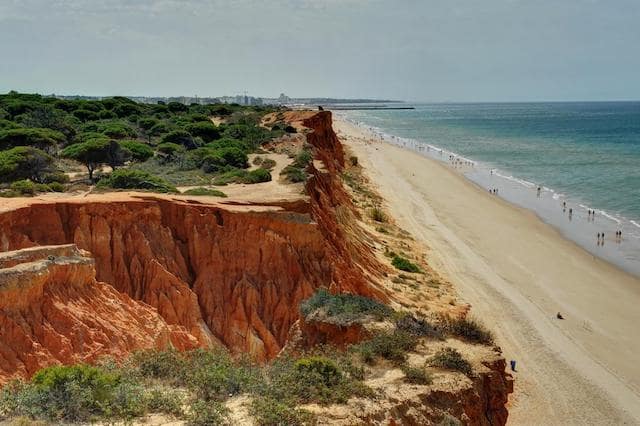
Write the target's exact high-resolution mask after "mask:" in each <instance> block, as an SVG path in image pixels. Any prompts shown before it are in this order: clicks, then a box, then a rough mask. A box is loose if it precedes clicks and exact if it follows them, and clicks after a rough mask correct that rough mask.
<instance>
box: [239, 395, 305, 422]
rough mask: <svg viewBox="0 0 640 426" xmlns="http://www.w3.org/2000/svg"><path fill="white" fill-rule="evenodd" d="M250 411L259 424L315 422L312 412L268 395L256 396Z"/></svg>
mask: <svg viewBox="0 0 640 426" xmlns="http://www.w3.org/2000/svg"><path fill="white" fill-rule="evenodd" d="M249 412H250V413H251V415H252V416H253V417H254V419H255V422H256V424H257V425H258V426H281V425H287V426H303V425H311V424H313V420H314V418H313V415H312V414H311V413H310V412H308V411H306V410H300V409H298V408H293V407H291V406H290V405H287V404H284V403H282V402H280V401H278V400H277V399H275V398H272V397H268V396H265V397H257V398H254V399H253V401H252V402H251V407H250V410H249Z"/></svg>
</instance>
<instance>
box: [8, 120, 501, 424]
mask: <svg viewBox="0 0 640 426" xmlns="http://www.w3.org/2000/svg"><path fill="white" fill-rule="evenodd" d="M285 116H286V120H287V121H288V122H290V123H292V124H294V125H295V126H296V127H297V128H299V129H301V130H302V134H304V137H305V140H306V143H308V144H309V145H310V146H311V147H312V149H313V154H314V158H315V160H316V161H314V162H313V163H312V164H311V165H309V167H308V170H307V172H308V174H309V179H308V180H307V182H306V185H305V192H306V194H307V197H306V198H305V199H304V200H303V201H300V200H282V201H281V202H277V203H268V204H267V205H265V204H264V203H253V204H251V203H246V202H242V203H240V202H236V201H234V200H231V199H228V200H226V204H225V203H223V202H208V203H200V202H194V201H191V200H188V199H185V198H177V197H174V196H151V195H142V194H137V195H136V194H127V193H122V194H109V196H104V197H102V198H101V196H99V195H96V196H93V195H91V196H89V197H87V198H80V197H75V198H68V199H65V200H58V201H55V200H53V201H39V202H33V203H29V204H28V205H26V204H25V205H24V206H23V207H19V208H14V209H5V211H2V212H0V384H1V383H3V382H6V381H7V380H8V379H9V378H12V377H29V376H31V375H32V374H33V373H34V372H35V371H36V370H38V369H40V368H42V367H45V366H48V365H51V364H56V363H75V362H93V361H95V360H97V359H99V358H100V357H102V356H105V355H108V356H113V357H115V358H116V359H121V358H124V357H125V356H127V355H128V354H129V353H131V352H132V351H134V350H137V349H142V348H150V347H160V348H161V347H166V346H168V345H172V346H174V347H176V348H178V349H180V350H186V349H191V348H194V347H207V346H211V345H224V346H226V347H227V348H229V349H230V350H231V351H234V352H237V353H251V354H253V355H254V356H255V357H256V358H258V359H261V360H267V359H271V358H273V357H275V356H276V355H277V354H278V353H279V352H280V351H281V350H282V349H283V347H285V345H286V344H287V341H288V339H289V338H291V336H298V337H296V339H295V340H297V341H298V342H302V343H303V345H302V346H303V347H304V346H308V345H310V344H314V343H323V342H332V343H334V344H338V345H347V344H350V343H354V342H357V341H359V340H361V339H362V338H365V337H367V336H368V335H369V333H368V332H367V330H365V329H364V328H361V327H356V326H354V327H347V328H345V327H336V326H334V325H331V324H324V323H322V322H318V323H315V324H310V323H309V324H306V323H304V322H301V321H300V318H299V311H298V307H299V304H300V302H301V301H302V300H303V299H305V298H307V297H308V296H310V295H311V294H312V293H313V292H314V291H315V290H316V289H317V288H319V287H327V288H329V289H331V290H332V291H334V292H349V293H354V294H360V295H364V296H368V297H371V298H375V299H378V300H380V301H385V302H386V301H389V296H388V294H389V293H387V291H386V290H385V287H384V285H381V284H380V283H381V282H382V281H384V276H385V275H386V274H387V273H388V272H389V267H388V266H385V264H383V263H382V262H380V260H379V257H376V255H375V254H374V252H373V249H372V247H374V246H375V242H373V241H372V240H371V236H370V235H369V234H367V232H366V231H364V229H363V228H362V227H361V225H360V223H358V218H359V216H358V215H359V213H358V210H357V209H356V208H355V207H354V205H353V204H352V201H351V198H350V196H349V195H348V194H347V192H345V190H344V187H343V185H342V181H341V179H340V174H341V173H342V171H343V168H344V152H343V149H342V146H341V144H340V142H339V140H338V138H337V137H336V135H335V133H334V132H333V129H332V126H331V124H332V123H331V113H329V112H288V113H285ZM12 251H13V252H12ZM1 252H6V253H4V254H3V253H1ZM300 333H302V334H305V333H306V335H303V336H299V335H300ZM292 340H294V339H292ZM490 364H491V365H485V367H486V369H485V370H483V372H482V373H481V374H479V375H478V376H477V377H476V378H475V379H474V380H473V381H471V382H469V383H466V382H465V384H464V386H462V387H456V388H455V389H454V390H450V391H448V390H446V389H451V388H450V387H449V388H446V389H445V390H443V391H438V390H437V389H436V390H434V389H429V390H428V391H425V393H424V394H419V395H416V394H407V395H406V397H404V396H402V395H399V394H397V392H396V390H394V388H393V387H388V389H386V391H385V392H387V393H388V397H387V398H386V399H385V400H384V401H383V402H384V403H382V402H380V403H378V402H376V404H375V406H372V407H370V408H369V409H368V410H362V409H359V408H358V409H352V408H353V407H351V408H349V407H347V409H350V410H351V412H350V413H349V414H348V415H347V416H345V417H344V418H345V419H349V422H351V421H353V422H352V423H347V424H354V423H356V424H357V423H358V422H361V423H365V424H369V423H374V424H391V423H390V422H393V421H396V420H398V421H401V422H406V423H407V424H425V423H424V422H423V419H426V421H432V420H434V419H437V418H438V415H440V413H442V412H451V413H454V414H456V416H457V417H458V418H465V419H469V424H479V425H484V424H495V425H501V424H504V423H505V421H506V415H507V413H506V409H505V408H504V407H505V402H506V398H507V395H508V393H509V392H510V389H509V385H510V381H509V380H507V375H505V373H504V360H503V359H502V358H501V357H497V358H495V359H493V361H491V363H490ZM432 407H436V408H437V410H436V411H433V410H432ZM438 410H440V411H438ZM327 418H331V416H330V415H328V417H327ZM334 420H336V419H334ZM412 422H413V423H412Z"/></svg>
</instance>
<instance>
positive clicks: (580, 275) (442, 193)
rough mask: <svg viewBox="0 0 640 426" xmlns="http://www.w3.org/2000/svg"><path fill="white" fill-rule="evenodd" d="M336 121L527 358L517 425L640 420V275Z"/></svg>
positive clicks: (441, 264)
mask: <svg viewBox="0 0 640 426" xmlns="http://www.w3.org/2000/svg"><path fill="white" fill-rule="evenodd" d="M334 127H335V128H336V130H337V131H338V134H339V136H340V137H341V140H342V141H343V142H344V143H345V144H346V145H347V146H349V147H350V148H351V149H352V150H353V151H354V153H355V154H356V155H357V156H358V158H359V160H360V163H361V164H363V167H364V168H365V170H366V172H367V174H368V176H369V177H370V179H371V180H372V183H373V184H374V185H375V186H376V187H377V188H378V190H379V191H380V193H381V194H382V195H383V197H384V198H385V199H386V200H387V203H388V206H387V207H388V209H389V212H390V213H391V214H392V215H393V217H394V218H395V219H396V220H397V221H398V223H399V225H400V226H402V227H403V228H405V229H406V230H407V231H409V232H410V233H411V234H412V235H413V236H414V237H415V238H416V239H418V240H420V241H422V242H424V243H425V245H427V246H428V247H429V248H430V251H429V259H430V261H431V264H432V266H433V267H435V268H436V269H438V270H439V271H440V272H441V273H442V274H443V275H444V276H445V277H447V278H448V279H450V280H451V281H452V282H453V284H454V285H455V286H456V288H457V290H458V291H459V293H460V296H461V298H462V299H463V300H465V301H467V302H469V303H470V304H471V305H472V307H473V309H472V313H473V314H474V316H476V317H478V318H480V319H481V320H482V321H483V322H484V323H486V324H487V325H488V326H489V327H490V328H491V329H492V330H494V332H495V334H496V338H497V342H498V344H499V345H500V346H501V347H502V348H503V352H504V355H505V358H507V360H510V359H515V360H516V361H517V363H518V364H517V366H518V368H517V369H518V372H516V373H514V376H515V379H516V382H515V384H516V386H515V389H516V390H515V393H514V395H513V396H512V398H511V400H510V420H509V423H510V424H514V425H519V424H526V425H530V424H531V425H556V424H557V425H560V424H562V425H567V424H576V425H584V424H597V425H601V424H640V363H638V362H637V360H638V354H639V353H640V339H638V338H637V337H638V336H639V335H640V334H639V333H638V330H637V325H638V324H640V279H638V278H636V277H634V276H632V275H630V274H628V273H626V272H624V271H622V270H620V269H618V268H616V267H615V266H613V265H611V264H610V263H608V262H606V261H604V260H601V259H599V258H597V257H595V256H593V255H592V254H590V253H588V252H587V251H585V250H584V249H582V248H581V247H579V246H578V245H576V244H575V243H573V242H571V241H569V240H567V239H565V238H563V237H562V236H561V235H560V234H559V233H558V232H557V231H556V230H555V229H554V228H552V227H551V226H549V225H547V224H545V223H543V222H542V221H541V220H540V219H539V218H538V217H537V216H535V215H534V214H533V213H531V212H530V211H528V210H525V209H522V208H519V207H516V206H514V205H512V204H509V203H507V202H505V201H504V200H502V199H500V198H499V197H496V196H493V195H490V194H489V193H488V192H487V191H486V190H485V189H482V188H480V187H479V186H477V185H475V184H473V183H471V182H470V181H469V180H467V179H466V178H464V177H463V176H462V175H461V174H460V173H459V172H458V171H456V170H454V169H453V168H451V167H448V166H446V165H445V164H442V163H440V162H437V161H435V160H433V159H429V158H426V157H424V156H422V155H419V154H417V153H415V152H412V151H410V150H406V149H402V148H399V147H397V146H394V145H391V144H388V143H384V142H382V141H380V140H379V139H375V137H374V135H372V134H370V133H367V132H366V131H365V130H363V129H361V128H358V127H355V126H353V125H351V124H350V123H347V122H345V121H343V120H341V119H339V118H336V120H335V123H334ZM556 312H562V314H563V315H564V318H565V319H564V320H558V319H556Z"/></svg>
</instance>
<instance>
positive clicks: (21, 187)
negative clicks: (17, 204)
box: [11, 179, 36, 195]
mask: <svg viewBox="0 0 640 426" xmlns="http://www.w3.org/2000/svg"><path fill="white" fill-rule="evenodd" d="M11 190H12V191H15V192H17V193H19V194H20V195H33V194H35V193H36V185H35V184H34V183H33V182H32V181H30V180H29V179H25V180H17V181H15V182H12V183H11Z"/></svg>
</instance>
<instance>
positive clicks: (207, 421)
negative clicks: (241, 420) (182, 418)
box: [187, 401, 229, 426]
mask: <svg viewBox="0 0 640 426" xmlns="http://www.w3.org/2000/svg"><path fill="white" fill-rule="evenodd" d="M228 414H229V410H227V408H226V407H225V406H224V405H222V404H221V403H219V402H216V401H194V402H193V403H192V404H191V406H190V407H189V413H188V415H187V424H188V425H190V426H212V425H222V424H225V423H226V419H227V416H228Z"/></svg>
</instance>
